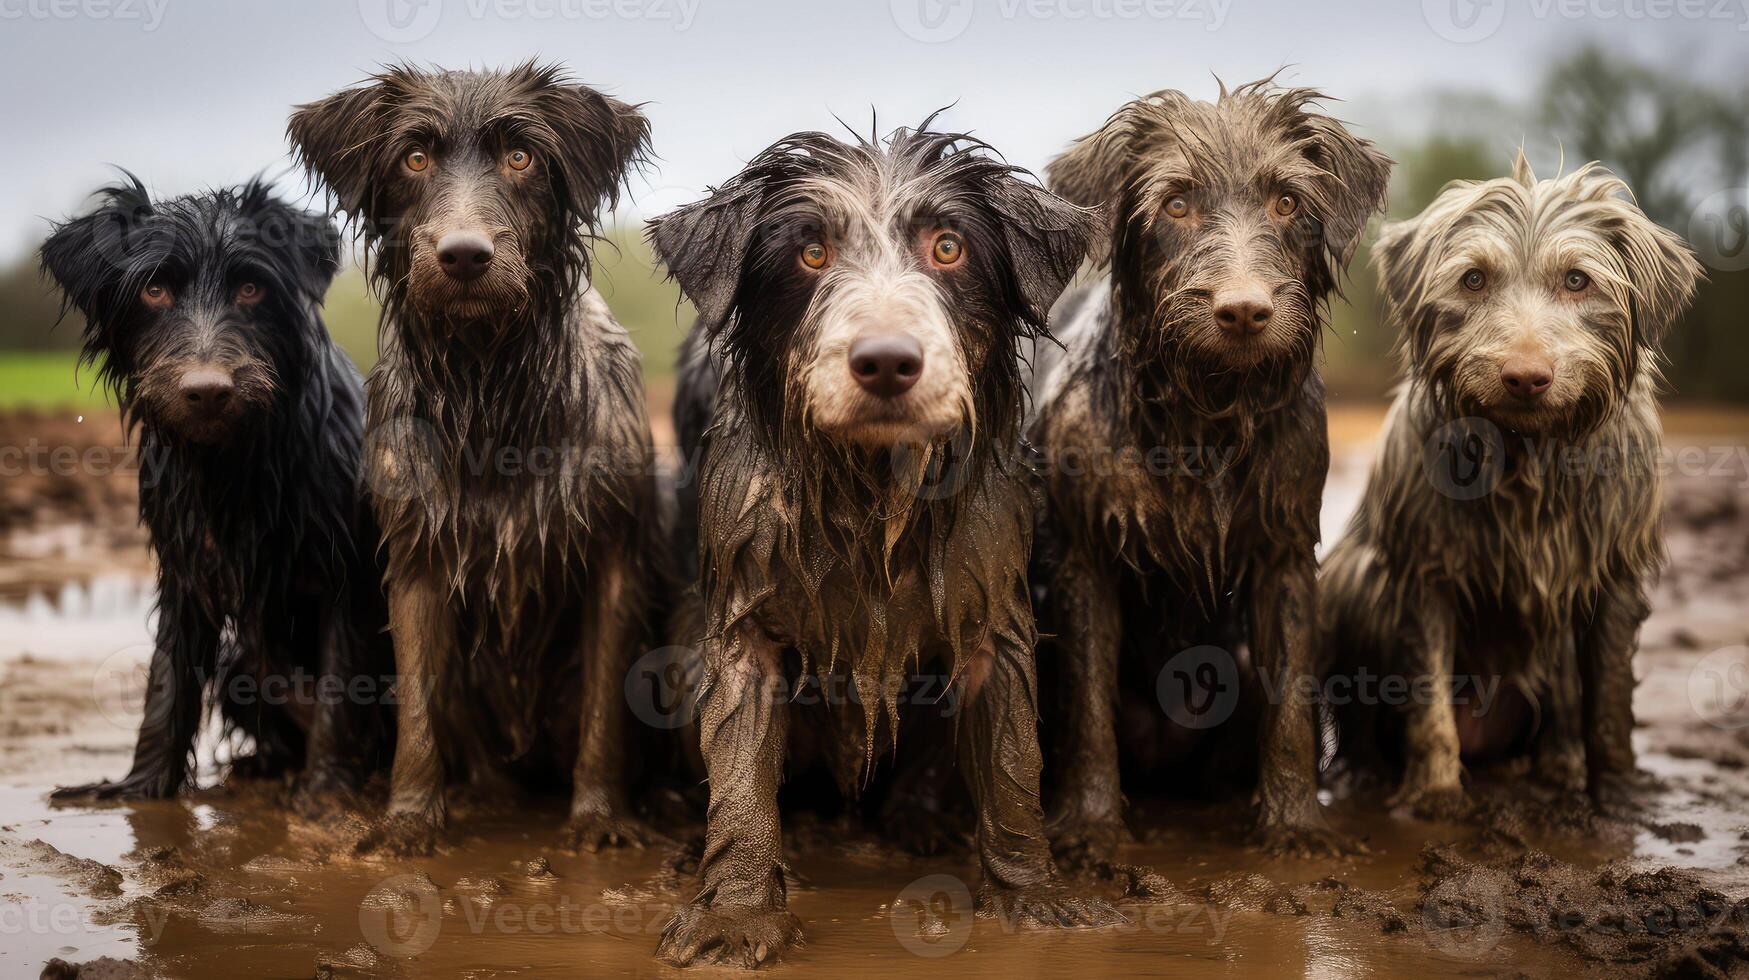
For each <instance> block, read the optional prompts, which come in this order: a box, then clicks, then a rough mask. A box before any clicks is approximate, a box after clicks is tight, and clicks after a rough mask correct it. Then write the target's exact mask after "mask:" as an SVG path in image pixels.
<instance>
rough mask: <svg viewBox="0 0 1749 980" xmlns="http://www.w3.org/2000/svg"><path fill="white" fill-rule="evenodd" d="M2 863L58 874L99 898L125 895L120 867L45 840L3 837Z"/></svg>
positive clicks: (0, 841) (0, 854)
mask: <svg viewBox="0 0 1749 980" xmlns="http://www.w3.org/2000/svg"><path fill="white" fill-rule="evenodd" d="M0 864H7V865H11V866H13V867H17V868H20V869H26V870H33V871H40V872H43V873H45V874H50V875H54V876H55V877H57V878H60V879H61V880H63V881H67V882H70V883H72V884H74V885H76V886H78V887H80V888H82V889H84V891H85V893H86V894H88V895H91V896H93V897H95V898H116V897H119V896H120V895H121V883H122V876H121V872H120V871H117V870H115V869H114V868H112V867H110V866H109V865H107V864H104V863H102V862H100V861H93V860H91V859H89V858H81V857H74V856H73V855H71V854H67V853H64V852H62V851H61V850H59V849H57V848H56V847H55V846H54V845H52V844H49V843H46V842H44V841H40V840H30V841H21V840H19V839H17V838H15V837H0Z"/></svg>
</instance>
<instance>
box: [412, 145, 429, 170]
mask: <svg viewBox="0 0 1749 980" xmlns="http://www.w3.org/2000/svg"><path fill="white" fill-rule="evenodd" d="M429 166H431V158H430V157H428V156H426V155H425V151H424V150H414V151H413V152H411V153H409V154H407V169H408V170H411V171H413V172H414V173H419V172H420V171H422V170H424V169H425V168H426V167H429Z"/></svg>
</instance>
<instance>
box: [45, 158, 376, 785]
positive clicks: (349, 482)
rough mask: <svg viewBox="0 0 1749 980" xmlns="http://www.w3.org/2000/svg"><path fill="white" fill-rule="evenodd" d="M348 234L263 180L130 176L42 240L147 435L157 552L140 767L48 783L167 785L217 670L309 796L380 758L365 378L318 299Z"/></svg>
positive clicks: (94, 360) (264, 762) (188, 756)
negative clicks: (181, 185)
mask: <svg viewBox="0 0 1749 980" xmlns="http://www.w3.org/2000/svg"><path fill="white" fill-rule="evenodd" d="M339 242H340V239H339V235H338V233H337V232H336V231H335V229H334V226H333V224H332V222H330V221H329V220H328V219H327V218H326V217H325V216H322V215H317V214H311V213H309V212H306V211H302V210H299V209H296V208H293V207H290V206H288V205H286V204H284V203H282V202H281V201H279V200H277V199H275V198H274V197H273V196H272V195H271V194H270V193H269V191H268V189H267V188H266V187H265V186H264V185H262V184H259V183H251V184H248V185H246V186H243V187H239V188H233V189H226V190H217V191H210V192H207V193H202V194H193V195H188V196H185V197H177V198H171V199H168V200H161V201H153V200H152V199H151V198H150V197H149V195H148V194H147V192H146V189H145V187H144V186H142V185H141V184H140V183H139V181H138V180H136V179H132V178H131V176H130V179H129V181H128V182H126V183H121V184H117V185H115V186H112V187H109V188H106V189H104V190H103V191H102V192H100V203H99V205H98V206H97V208H96V209H94V210H93V211H92V212H90V213H89V214H86V215H84V216H82V217H79V218H75V219H73V220H70V221H67V222H65V223H63V224H60V225H58V226H56V228H55V231H54V234H52V235H51V236H50V237H49V239H48V241H47V242H45V243H44V244H43V247H42V266H43V270H44V271H45V272H46V273H47V274H48V275H49V276H51V277H52V278H53V279H54V281H55V283H56V284H57V285H58V286H59V287H60V289H61V292H62V295H63V296H64V297H65V303H66V305H67V306H68V307H70V308H74V309H77V310H78V311H79V312H80V313H81V314H83V315H84V318H85V333H84V338H83V340H84V350H83V352H82V355H81V356H82V360H83V361H84V362H85V363H87V364H96V365H97V366H98V376H99V379H100V381H101V382H102V383H103V385H104V386H105V387H107V388H108V389H109V391H110V392H111V393H112V394H113V395H114V396H115V398H116V401H117V403H118V404H119V405H120V407H121V414H122V421H123V423H124V425H125V426H126V427H127V429H128V430H129V432H130V434H131V437H133V438H137V440H138V446H139V454H140V458H141V460H142V461H143V463H142V466H141V470H140V519H141V521H142V522H143V523H144V524H145V525H146V528H147V530H148V532H149V534H150V546H151V549H152V553H153V556H154V557H155V559H156V561H157V565H158V625H157V639H156V642H155V647H154V651H153V655H152V662H151V668H150V674H149V683H148V687H147V691H146V706H145V718H144V720H143V721H142V722H141V724H140V736H139V742H138V743H137V745H136V746H135V749H134V762H133V768H132V769H131V771H130V772H129V773H128V775H127V776H126V778H124V779H122V780H121V781H119V782H103V783H97V784H94V785H91V786H82V787H76V788H70V789H65V790H61V791H59V792H58V793H57V794H56V795H57V797H59V798H70V797H86V796H94V797H97V798H139V797H165V796H170V795H173V794H174V793H176V792H177V790H179V789H180V788H181V787H182V786H183V785H184V784H185V783H186V782H187V780H188V779H189V777H190V766H191V764H192V753H193V750H194V746H195V736H196V732H197V730H198V729H199V727H200V721H201V715H202V706H203V700H204V699H203V695H204V694H205V692H206V691H207V689H208V688H211V689H212V700H213V704H214V706H215V707H216V708H218V710H219V712H220V714H221V716H222V717H223V719H224V720H225V723H226V726H227V728H228V729H229V730H230V731H234V732H242V733H244V734H247V735H248V736H250V738H251V739H253V741H254V747H255V756H254V759H253V760H252V765H251V766H250V769H251V771H253V772H258V773H264V774H265V773H272V772H275V771H279V770H282V769H297V768H299V767H302V768H303V771H304V772H303V776H302V778H301V779H300V799H301V800H302V801H304V802H307V803H311V804H317V801H318V799H319V794H317V793H316V792H315V791H317V790H321V789H326V788H337V787H339V786H342V785H347V784H353V783H355V782H356V781H357V780H356V777H359V776H361V775H363V774H364V773H365V772H366V771H368V770H370V769H373V768H375V767H377V766H380V765H383V764H386V763H387V761H388V754H389V753H388V749H389V745H388V741H389V734H388V733H389V730H390V729H389V721H390V720H389V719H388V718H387V711H386V709H385V708H383V707H382V706H383V705H385V704H386V703H387V700H388V699H387V698H386V696H385V695H386V694H387V691H386V687H387V685H388V683H389V681H390V680H391V677H390V675H391V672H392V669H393V668H392V663H391V662H390V657H389V654H388V650H387V648H386V644H383V643H381V642H379V641H378V640H377V639H376V637H377V635H378V634H379V633H380V631H381V629H382V625H383V609H382V599H381V595H380V593H379V592H378V586H377V577H378V573H377V570H376V568H375V566H374V565H373V564H372V562H371V560H370V558H371V553H372V548H373V544H374V539H375V531H374V528H373V527H372V526H371V525H370V524H369V520H368V514H367V513H365V512H364V510H363V509H362V508H361V507H360V506H359V504H358V473H359V455H360V452H361V447H362V444H363V435H362V433H363V429H364V392H363V385H362V382H361V380H360V378H359V376H358V371H357V370H356V369H355V368H354V367H353V366H352V362H351V360H349V359H348V358H347V356H346V354H345V353H343V352H342V351H341V350H340V349H339V348H338V347H337V346H335V344H334V343H333V341H332V340H331V339H330V338H329V336H328V332H327V330H326V329H325V328H324V327H323V325H322V320H321V316H320V308H321V304H322V297H323V296H324V294H326V292H327V290H328V284H329V282H330V281H332V279H333V278H334V274H335V272H336V271H337V270H338V269H339V265H340V244H339ZM233 679H242V680H243V682H242V683H232V680H233ZM360 679H362V680H363V682H364V686H360V685H358V684H355V681H357V680H360ZM336 684H338V687H335V686H334V685H336ZM275 690H277V691H278V692H279V694H283V695H284V697H279V696H274V695H272V692H273V691H275ZM336 691H343V692H354V693H358V694H367V692H368V694H369V695H373V696H363V697H351V696H333V695H334V694H335V692H336Z"/></svg>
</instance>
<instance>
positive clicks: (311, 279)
mask: <svg viewBox="0 0 1749 980" xmlns="http://www.w3.org/2000/svg"><path fill="white" fill-rule="evenodd" d="M239 203H240V206H241V208H242V212H243V215H244V216H245V217H246V218H247V220H248V221H249V223H250V224H251V225H252V226H253V227H254V229H255V234H256V237H257V238H258V239H259V240H260V242H261V244H262V245H263V246H264V247H266V248H267V249H269V250H271V251H272V252H273V253H274V254H275V255H276V256H280V257H283V258H280V259H278V261H289V262H290V263H291V264H293V265H294V266H295V271H294V273H293V274H292V275H291V276H290V277H289V279H290V282H288V283H286V285H288V286H290V285H296V286H297V287H299V288H301V289H302V290H304V291H305V293H306V294H307V295H306V296H305V299H307V300H309V301H311V302H315V303H320V302H321V301H322V298H323V297H324V296H325V295H326V294H327V292H328V287H329V285H330V284H332V283H333V281H334V276H335V275H336V274H338V273H339V271H340V233H339V231H338V230H337V229H335V227H334V222H333V221H331V220H329V218H328V216H327V215H325V214H317V213H315V212H312V211H305V210H304V209H302V208H295V207H292V206H291V205H290V204H287V203H286V202H284V201H282V200H280V199H279V198H277V197H275V196H274V194H273V191H272V188H270V187H269V186H268V185H267V184H265V183H264V182H262V181H260V180H255V181H251V182H250V183H249V184H248V185H246V186H245V187H244V188H243V191H242V193H241V195H240V196H239Z"/></svg>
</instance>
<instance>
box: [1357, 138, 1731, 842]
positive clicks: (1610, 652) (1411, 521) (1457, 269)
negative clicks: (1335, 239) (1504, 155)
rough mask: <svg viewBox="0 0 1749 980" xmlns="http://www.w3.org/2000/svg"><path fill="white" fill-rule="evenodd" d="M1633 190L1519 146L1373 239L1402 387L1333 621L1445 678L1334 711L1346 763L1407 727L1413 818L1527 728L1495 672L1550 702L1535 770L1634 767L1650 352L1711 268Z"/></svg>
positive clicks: (1652, 420)
mask: <svg viewBox="0 0 1749 980" xmlns="http://www.w3.org/2000/svg"><path fill="white" fill-rule="evenodd" d="M1627 192H1628V189H1627V187H1626V185H1624V184H1623V183H1622V182H1621V181H1620V180H1618V179H1616V178H1615V177H1614V176H1613V175H1611V174H1610V173H1609V172H1608V171H1606V170H1603V169H1602V168H1600V167H1598V166H1596V165H1595V164H1594V165H1591V166H1587V167H1584V168H1581V169H1580V170H1578V171H1577V172H1575V173H1572V174H1569V175H1567V176H1565V177H1560V178H1557V179H1554V180H1543V181H1538V180H1537V179H1536V177H1535V176H1534V175H1533V174H1532V173H1531V170H1530V167H1529V165H1528V164H1527V163H1526V162H1525V161H1524V158H1523V156H1522V155H1521V156H1520V157H1519V159H1518V161H1517V164H1516V166H1515V167H1514V168H1513V173H1512V176H1511V177H1510V178H1500V179H1496V180H1488V181H1459V182H1457V183H1454V184H1452V185H1451V186H1450V187H1448V188H1446V189H1445V191H1443V192H1442V193H1441V194H1440V196H1439V197H1438V198H1437V199H1436V200H1434V202H1433V203H1432V204H1430V205H1428V207H1427V210H1425V211H1423V212H1422V213H1421V214H1420V215H1418V216H1417V217H1415V218H1412V219H1410V220H1408V221H1402V222H1398V223H1395V224H1392V225H1388V226H1386V228H1385V229H1384V233H1383V235H1382V236H1381V237H1380V239H1379V243H1378V247H1377V249H1376V250H1375V251H1374V253H1373V254H1374V259H1375V261H1376V262H1377V264H1378V268H1379V272H1380V278H1381V279H1382V280H1383V287H1384V294H1385V299H1386V303H1387V308H1388V312H1389V315H1390V318H1391V320H1392V322H1394V323H1395V324H1396V325H1397V326H1398V328H1399V329H1400V330H1401V331H1402V340H1401V346H1400V351H1401V356H1402V359H1403V362H1404V366H1405V369H1406V370H1407V372H1408V375H1409V380H1408V382H1407V383H1406V385H1405V386H1404V388H1403V390H1402V391H1401V392H1400V393H1399V394H1398V396H1397V400H1396V403H1395V404H1394V405H1393V406H1392V408H1391V413H1390V416H1389V418H1388V419H1387V421H1386V423H1385V433H1384V437H1383V439H1384V448H1383V451H1382V453H1381V454H1380V456H1379V459H1378V461H1377V462H1376V463H1375V464H1374V466H1373V471H1372V476H1371V479H1370V481H1369V483H1368V486H1367V491H1366V497H1365V499H1364V500H1363V501H1362V504H1361V508H1360V510H1359V512H1358V513H1357V514H1356V515H1355V516H1354V519H1353V523H1352V524H1351V525H1350V526H1349V530H1348V534H1347V535H1346V536H1345V537H1344V538H1343V539H1342V541H1341V542H1340V543H1339V544H1338V545H1337V546H1336V548H1335V549H1334V550H1333V551H1332V552H1331V555H1330V558H1329V561H1328V562H1327V564H1326V567H1325V572H1324V603H1325V605H1324V616H1323V619H1324V622H1325V628H1326V631H1327V632H1328V633H1329V638H1328V640H1327V641H1326V642H1327V649H1328V650H1329V653H1330V655H1331V657H1332V658H1333V661H1334V664H1333V667H1332V669H1333V670H1334V671H1335V672H1337V673H1352V672H1355V671H1359V670H1363V669H1365V670H1374V671H1377V672H1380V673H1384V674H1390V673H1393V672H1394V673H1406V674H1408V675H1411V676H1414V677H1418V678H1431V679H1432V681H1433V683H1432V685H1431V687H1429V688H1427V689H1426V696H1425V697H1421V698H1416V699H1413V701H1412V703H1409V704H1407V705H1401V706H1395V707H1396V708H1397V709H1398V710H1391V711H1384V710H1382V709H1379V708H1378V707H1377V706H1370V707H1371V708H1372V709H1373V710H1370V711H1368V710H1364V708H1363V709H1362V710H1360V711H1359V712H1355V711H1350V712H1345V713H1344V714H1343V719H1344V722H1345V724H1344V726H1343V732H1342V736H1343V738H1342V741H1343V744H1344V746H1345V748H1344V752H1345V754H1354V753H1360V754H1362V755H1364V754H1365V753H1366V751H1367V750H1368V749H1370V748H1371V746H1372V745H1373V744H1374V743H1375V740H1376V738H1377V735H1376V734H1375V731H1374V726H1373V724H1372V722H1373V721H1375V720H1377V716H1378V715H1381V714H1382V715H1384V716H1385V718H1386V719H1388V720H1389V721H1390V722H1391V724H1390V725H1387V726H1385V729H1386V730H1397V729H1401V732H1400V734H1401V738H1402V742H1403V753H1402V754H1403V757H1404V758H1403V762H1404V768H1403V776H1402V784H1401V787H1400V789H1399V790H1398V792H1397V795H1396V797H1395V800H1396V801H1397V802H1399V803H1403V804H1408V805H1412V806H1414V807H1415V808H1416V809H1418V810H1420V811H1422V812H1430V811H1431V812H1449V811H1450V810H1451V809H1452V808H1453V806H1454V805H1456V804H1461V802H1462V799H1463V793H1464V791H1463V785H1462V782H1461V776H1462V772H1463V766H1462V763H1461V761H1460V759H1461V757H1462V755H1463V754H1465V753H1466V752H1473V751H1479V750H1482V749H1484V748H1486V747H1492V748H1494V749H1500V748H1506V747H1510V743H1512V742H1513V741H1515V740H1517V739H1518V738H1520V737H1521V736H1522V735H1523V734H1526V733H1523V732H1519V731H1503V730H1496V729H1498V727H1499V725H1500V724H1510V723H1511V720H1512V716H1511V715H1510V714H1509V713H1507V712H1494V713H1493V714H1492V716H1490V711H1489V709H1490V708H1491V707H1492V704H1491V703H1490V701H1489V700H1488V698H1487V694H1488V692H1489V691H1490V690H1491V688H1492V687H1497V686H1498V684H1497V683H1496V682H1497V681H1498V680H1500V679H1504V681H1505V682H1506V684H1507V685H1510V687H1511V688H1514V689H1516V690H1517V691H1519V692H1521V693H1522V694H1523V695H1524V696H1525V697H1527V698H1528V699H1529V700H1530V701H1531V702H1532V703H1533V704H1536V705H1537V706H1538V707H1540V709H1541V710H1540V712H1539V714H1540V724H1539V725H1538V726H1537V728H1536V731H1535V734H1534V737H1533V738H1534V741H1533V742H1532V748H1533V752H1534V756H1535V765H1536V771H1537V773H1538V777H1539V782H1542V783H1543V784H1544V785H1547V786H1550V787H1552V788H1555V789H1557V790H1565V791H1583V790H1585V789H1586V787H1587V784H1588V782H1589V786H1590V788H1591V789H1592V790H1593V791H1594V792H1598V791H1601V790H1603V789H1605V788H1607V787H1608V785H1609V784H1611V783H1617V782H1619V781H1620V780H1622V779H1624V778H1626V777H1629V776H1631V775H1632V774H1633V772H1634V754H1633V745H1632V742H1631V740H1630V735H1631V731H1632V729H1633V686H1634V677H1633V669H1632V664H1631V660H1632V657H1633V654H1634V648H1635V646H1636V645H1637V642H1638V634H1639V626H1640V622H1641V620H1643V619H1644V618H1645V616H1646V613H1647V611H1648V609H1647V604H1646V596H1645V585H1646V582H1647V580H1648V579H1649V578H1650V577H1651V576H1652V575H1654V574H1655V572H1656V570H1657V567H1658V564H1659V562H1660V560H1661V557H1662V552H1663V546H1662V540H1661V536H1660V532H1659V529H1658V519H1659V498H1660V480H1659V476H1658V467H1657V465H1656V464H1657V462H1658V459H1657V457H1658V454H1659V452H1660V441H1661V437H1660V429H1659V422H1658V409H1657V404H1656V393H1657V389H1658V386H1659V381H1660V379H1659V374H1658V357H1659V354H1658V350H1659V345H1660V343H1661V341H1662V339H1663V337H1664V335H1665V333H1666V332H1667V331H1668V330H1669V329H1670V325H1671V323H1672V322H1673V321H1674V320H1675V319H1676V318H1677V316H1679V315H1680V314H1681V312H1682V310H1683V308H1684V307H1685V306H1686V305H1687V303H1688V300H1689V298H1690V296H1691V295H1692V293H1693V291H1694V286H1695V281H1696V278H1697V276H1698V275H1699V266H1698V265H1697V264H1696V262H1695V261H1694V258H1693V256H1692V255H1691V253H1690V251H1689V249H1688V247H1687V246H1686V245H1684V244H1683V243H1682V241H1681V240H1680V239H1679V238H1677V237H1676V236H1675V235H1673V234H1671V233H1670V232H1668V231H1665V230H1664V229H1662V228H1659V227H1658V226H1657V225H1655V224H1653V223H1652V222H1651V220H1649V219H1648V218H1647V217H1646V216H1645V215H1644V214H1643V213H1641V211H1640V210H1639V209H1638V208H1637V207H1635V206H1634V205H1633V204H1632V203H1631V202H1630V201H1629V200H1627V199H1626V196H1625V195H1626V194H1627ZM1456 677H1474V678H1479V679H1480V682H1479V683H1475V684H1470V685H1467V686H1462V685H1458V684H1456V683H1454V678H1456ZM1454 699H1456V700H1457V701H1459V702H1460V703H1463V704H1465V705H1466V708H1465V709H1464V710H1463V712H1462V713H1461V714H1462V718H1461V724H1460V713H1459V712H1458V711H1456V710H1454V704H1453V701H1454Z"/></svg>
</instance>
